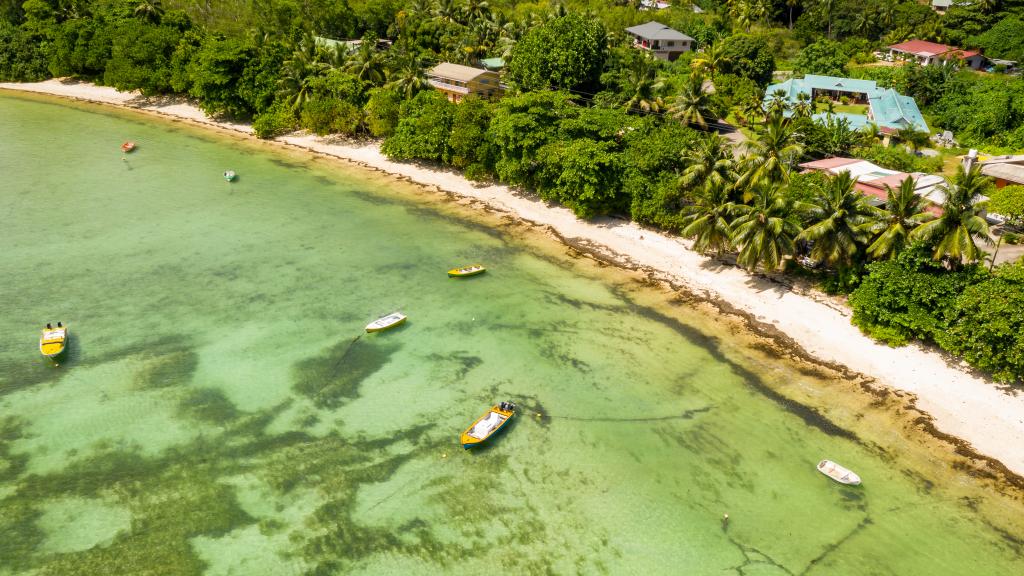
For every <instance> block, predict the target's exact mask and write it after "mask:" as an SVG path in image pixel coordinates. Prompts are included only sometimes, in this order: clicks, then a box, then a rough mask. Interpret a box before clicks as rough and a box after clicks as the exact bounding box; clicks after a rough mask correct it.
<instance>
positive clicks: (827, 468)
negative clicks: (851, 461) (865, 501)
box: [818, 460, 860, 486]
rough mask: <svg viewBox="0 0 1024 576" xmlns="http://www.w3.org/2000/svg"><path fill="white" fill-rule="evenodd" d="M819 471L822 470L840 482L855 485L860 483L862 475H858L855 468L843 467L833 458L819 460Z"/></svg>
mask: <svg viewBox="0 0 1024 576" xmlns="http://www.w3.org/2000/svg"><path fill="white" fill-rule="evenodd" d="M818 472H821V473H822V474H824V475H825V476H828V477H829V478H831V479H833V480H835V481H836V482H839V483H840V484H852V485H854V486H857V485H859V484H860V476H857V474H856V473H854V472H853V470H849V469H847V468H843V467H842V466H840V465H839V464H836V463H835V462H833V461H831V460H822V461H821V462H818Z"/></svg>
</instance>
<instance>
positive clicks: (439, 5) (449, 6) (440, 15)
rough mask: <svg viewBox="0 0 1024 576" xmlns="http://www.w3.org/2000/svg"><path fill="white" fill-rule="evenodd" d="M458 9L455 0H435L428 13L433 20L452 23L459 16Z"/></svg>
mask: <svg viewBox="0 0 1024 576" xmlns="http://www.w3.org/2000/svg"><path fill="white" fill-rule="evenodd" d="M460 11H461V10H460V9H459V4H458V2H457V0H435V2H434V7H433V8H432V9H431V11H430V13H431V15H433V17H434V19H435V20H439V21H441V22H447V23H452V22H455V20H456V19H457V18H458V17H459V12H460Z"/></svg>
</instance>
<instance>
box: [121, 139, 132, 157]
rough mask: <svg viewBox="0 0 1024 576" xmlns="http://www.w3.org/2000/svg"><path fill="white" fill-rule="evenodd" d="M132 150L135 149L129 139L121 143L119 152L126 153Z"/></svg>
mask: <svg viewBox="0 0 1024 576" xmlns="http://www.w3.org/2000/svg"><path fill="white" fill-rule="evenodd" d="M132 150H135V142H132V141H131V140H129V141H127V142H125V143H124V144H121V152H124V153H125V154H127V153H129V152H131V151H132Z"/></svg>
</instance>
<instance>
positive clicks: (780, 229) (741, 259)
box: [732, 183, 800, 271]
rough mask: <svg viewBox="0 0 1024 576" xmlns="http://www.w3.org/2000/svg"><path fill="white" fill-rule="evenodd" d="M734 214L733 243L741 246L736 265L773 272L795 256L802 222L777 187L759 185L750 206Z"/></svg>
mask: <svg viewBox="0 0 1024 576" xmlns="http://www.w3.org/2000/svg"><path fill="white" fill-rule="evenodd" d="M732 213H733V214H735V215H737V218H736V220H734V221H733V223H732V242H733V244H734V245H736V246H739V248H740V253H739V256H737V258H736V262H737V263H738V264H739V265H740V266H743V267H744V268H746V269H748V270H753V269H755V268H757V266H758V265H761V266H762V267H763V268H764V269H765V270H768V271H773V270H777V269H778V268H780V267H781V265H782V263H783V261H784V260H785V258H786V256H788V255H790V254H792V253H793V248H794V245H795V243H794V239H795V238H796V236H797V234H799V233H800V220H799V218H798V217H797V214H796V208H795V206H794V205H793V203H792V202H791V201H790V200H789V199H788V198H786V195H785V194H784V193H783V191H782V187H781V186H780V185H778V184H768V183H763V184H760V185H758V186H757V187H756V188H755V190H754V194H753V202H751V203H750V204H736V205H734V206H733V208H732Z"/></svg>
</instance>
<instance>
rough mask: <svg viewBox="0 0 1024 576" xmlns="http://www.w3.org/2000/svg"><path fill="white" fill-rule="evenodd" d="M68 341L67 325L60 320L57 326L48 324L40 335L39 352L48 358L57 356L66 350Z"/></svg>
mask: <svg viewBox="0 0 1024 576" xmlns="http://www.w3.org/2000/svg"><path fill="white" fill-rule="evenodd" d="M67 342H68V329H67V327H66V326H64V325H63V324H61V323H60V322H57V327H56V328H54V327H53V326H50V325H49V324H47V325H46V328H43V333H42V335H41V336H40V337H39V352H40V353H42V355H43V356H46V357H47V358H56V357H57V356H60V355H61V354H62V353H63V352H64V349H65V348H66V346H67Z"/></svg>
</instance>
